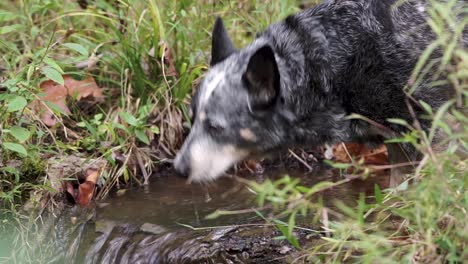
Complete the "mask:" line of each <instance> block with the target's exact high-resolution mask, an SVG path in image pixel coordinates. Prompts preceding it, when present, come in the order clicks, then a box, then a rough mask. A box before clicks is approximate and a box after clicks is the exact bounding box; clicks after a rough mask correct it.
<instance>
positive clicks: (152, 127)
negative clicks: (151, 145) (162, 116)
mask: <svg viewBox="0 0 468 264" xmlns="http://www.w3.org/2000/svg"><path fill="white" fill-rule="evenodd" d="M150 131H151V132H152V133H153V134H156V135H158V134H159V133H160V131H159V127H157V126H151V127H150Z"/></svg>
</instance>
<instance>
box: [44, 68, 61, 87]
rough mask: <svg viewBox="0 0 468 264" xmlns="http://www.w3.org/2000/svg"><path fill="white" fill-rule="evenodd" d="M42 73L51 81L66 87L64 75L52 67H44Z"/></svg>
mask: <svg viewBox="0 0 468 264" xmlns="http://www.w3.org/2000/svg"><path fill="white" fill-rule="evenodd" d="M42 73H44V75H45V76H46V77H47V78H49V79H51V80H52V81H54V82H56V83H58V84H60V85H64V84H65V81H64V80H63V76H62V74H61V73H60V72H59V71H57V70H56V69H54V68H52V67H44V68H42Z"/></svg>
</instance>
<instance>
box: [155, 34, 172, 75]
mask: <svg viewBox="0 0 468 264" xmlns="http://www.w3.org/2000/svg"><path fill="white" fill-rule="evenodd" d="M159 45H160V46H163V47H164V64H166V65H167V70H166V71H165V74H166V76H177V70H176V68H175V66H174V56H172V51H171V49H170V48H169V47H168V46H167V44H166V43H165V42H160V43H159ZM153 53H154V50H153Z"/></svg>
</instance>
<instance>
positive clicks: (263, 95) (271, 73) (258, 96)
mask: <svg viewBox="0 0 468 264" xmlns="http://www.w3.org/2000/svg"><path fill="white" fill-rule="evenodd" d="M243 81H244V82H245V84H246V86H247V89H248V91H249V97H250V98H249V100H250V103H251V106H253V107H258V108H265V107H268V106H271V105H272V104H273V103H274V102H275V101H276V98H277V97H278V96H279V93H280V75H279V71H278V65H277V64H276V59H275V52H274V51H273V49H272V48H271V47H270V46H269V45H265V46H263V47H261V48H260V49H258V50H257V51H256V52H255V53H254V54H253V55H252V57H251V58H250V60H249V64H248V65H247V70H246V71H245V73H244V75H243Z"/></svg>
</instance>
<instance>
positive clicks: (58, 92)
mask: <svg viewBox="0 0 468 264" xmlns="http://www.w3.org/2000/svg"><path fill="white" fill-rule="evenodd" d="M63 80H64V85H60V84H58V83H56V82H54V81H52V80H47V81H45V82H42V83H41V85H40V88H41V90H42V91H43V93H44V95H43V96H40V100H36V101H34V102H33V109H34V110H35V111H36V112H38V113H39V114H40V117H41V120H42V121H43V122H44V123H45V124H46V125H47V126H54V125H55V124H56V123H57V120H55V117H54V113H52V111H51V109H50V108H49V107H46V105H50V103H52V105H54V106H55V107H57V108H58V110H60V111H61V112H63V113H64V114H70V113H71V112H70V109H69V108H68V107H67V103H66V99H67V97H68V96H70V97H74V98H75V99H76V100H77V101H80V100H82V99H84V98H91V99H93V100H95V101H96V102H101V101H102V100H103V93H102V89H101V88H99V87H98V85H97V84H96V82H95V80H94V78H93V77H91V76H88V77H86V78H85V79H83V80H75V79H73V78H72V77H71V76H69V75H63ZM44 104H46V105H44Z"/></svg>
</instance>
